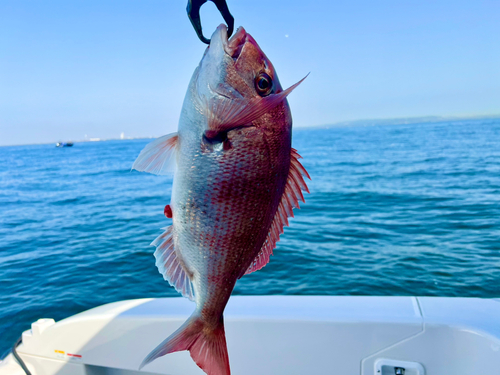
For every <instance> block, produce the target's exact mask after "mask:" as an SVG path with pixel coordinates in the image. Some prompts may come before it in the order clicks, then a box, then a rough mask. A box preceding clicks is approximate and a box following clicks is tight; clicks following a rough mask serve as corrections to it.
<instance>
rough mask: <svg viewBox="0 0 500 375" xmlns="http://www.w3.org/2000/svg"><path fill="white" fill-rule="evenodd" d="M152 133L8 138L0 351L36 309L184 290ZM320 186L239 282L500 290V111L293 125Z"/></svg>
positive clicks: (65, 312)
mask: <svg viewBox="0 0 500 375" xmlns="http://www.w3.org/2000/svg"><path fill="white" fill-rule="evenodd" d="M148 142H149V140H133V141H109V142H95V143H92V142H89V143H77V144H75V146H74V147H73V148H63V149H58V148H55V147H54V145H34V146H15V147H1V148H0V165H1V166H2V168H1V169H0V207H1V211H0V283H1V288H0V290H1V293H0V353H3V352H5V351H6V350H7V349H8V348H9V347H10V345H12V343H13V342H14V341H15V339H16V338H17V337H18V336H19V335H20V334H21V332H22V331H23V330H25V329H28V328H29V327H30V323H31V322H33V321H35V320H36V319H38V318H42V317H50V318H54V319H56V320H58V319H61V318H64V317H67V316H69V315H72V314H75V313H78V312H80V311H82V310H86V309H89V308H91V307H94V306H97V305H101V304H104V303H108V302H112V301H117V300H122V299H130V298H143V297H165V296H177V293H176V292H175V291H174V290H173V289H172V288H171V287H169V285H168V284H167V283H166V282H165V281H164V280H163V278H162V277H161V275H160V274H159V273H158V271H157V270H156V268H155V266H154V258H153V255H152V254H153V250H154V248H153V247H150V246H149V243H150V242H151V241H152V240H153V239H154V238H155V237H156V236H157V235H158V234H159V233H160V228H161V227H164V226H165V225H167V224H168V223H169V220H168V219H166V218H165V217H164V216H163V207H164V206H165V204H167V203H168V202H169V195H170V191H171V182H172V180H171V178H170V177H159V176H153V175H148V174H144V173H138V172H136V171H134V172H130V166H131V165H132V162H133V161H134V160H135V158H136V156H137V155H138V153H139V151H140V150H141V149H142V148H143V147H144V145H146V144H147V143H148ZM294 147H296V148H297V149H298V150H299V152H300V153H301V154H302V156H303V157H304V159H303V164H304V166H305V167H306V168H307V170H308V171H309V173H310V174H311V176H312V181H311V182H310V183H309V187H310V190H311V194H310V195H308V196H307V197H306V199H307V203H306V204H305V205H303V208H302V209H301V210H300V211H296V218H295V219H293V220H292V223H291V227H290V228H287V229H286V231H285V234H284V235H282V239H281V241H280V242H279V243H278V247H277V249H276V250H275V255H274V256H273V257H272V258H271V263H270V264H269V265H268V266H267V267H265V268H264V269H262V270H261V271H259V272H256V273H253V274H251V275H248V276H245V277H244V278H243V279H241V280H240V281H239V282H238V284H237V285H236V289H235V292H234V293H235V294H334V295H347V294H349V295H360V294H362V295H426V296H471V297H472V296H474V297H499V296H500V120H471V121H457V122H442V123H433V124H431V123H426V124H412V125H391V126H389V125H383V124H382V125H377V126H367V127H346V128H332V129H308V130H306V129H298V130H295V132H294Z"/></svg>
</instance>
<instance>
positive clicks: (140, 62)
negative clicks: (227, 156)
mask: <svg viewBox="0 0 500 375" xmlns="http://www.w3.org/2000/svg"><path fill="white" fill-rule="evenodd" d="M227 1H228V4H229V7H230V9H231V11H232V13H233V15H234V17H235V19H236V26H238V25H242V26H244V27H245V28H246V30H247V31H248V32H249V33H250V34H252V35H253V36H254V38H255V39H256V40H257V42H258V43H259V44H260V46H261V47H262V49H263V50H264V52H265V53H266V54H267V55H268V57H269V58H270V59H271V61H273V63H274V65H275V67H276V69H277V71H278V74H279V76H280V80H281V83H282V85H283V86H290V85H292V84H293V83H295V82H296V81H298V80H299V79H301V78H302V77H303V76H305V75H306V74H307V73H308V72H311V74H310V76H309V77H308V78H307V79H306V81H305V82H304V83H303V84H302V85H301V86H300V87H299V88H298V89H296V90H295V91H294V92H293V94H291V96H290V98H289V101H290V105H291V107H292V113H293V117H294V124H295V126H316V125H324V124H331V123H335V122H340V121H349V120H357V119H372V118H394V117H413V116H427V115H437V116H439V115H444V116H474V115H497V114H500V48H499V46H500V22H499V21H498V16H499V14H500V2H498V1H496V0H495V1H481V0H475V1H470V0H469V1H459V0H456V1H440V0H437V1H404V0H399V1H385V0H378V1H368V0H364V1H356V0H350V1H332V0H328V1H323V0H321V1H320V0H317V1H295V0H267V1H263V0H262V1H261V0H252V1H249V0H248V1H243V0H227ZM186 3H187V0H161V1H160V0H155V1H153V0H144V1H139V0H134V1H126V0H120V1H88V0H87V1H80V0H71V1H67V0H64V1H50V0H44V1H35V0H33V1H24V0H14V1H11V0H2V1H1V2H0V145H8V144H23V143H43V142H55V141H58V140H80V139H83V138H84V137H85V135H87V137H100V138H117V137H119V135H120V133H121V132H124V133H125V135H126V136H133V137H141V136H144V137H147V136H159V135H162V134H166V133H169V132H172V131H175V129H176V127H177V121H178V118H179V114H180V108H181V105H182V100H183V98H184V94H185V91H186V88H187V84H188V81H189V79H190V77H191V74H192V72H193V70H194V68H195V67H196V65H197V64H198V62H199V60H200V59H201V57H202V54H203V51H204V48H205V45H203V44H202V43H201V42H200V41H199V40H198V39H197V37H196V35H195V33H194V31H193V29H192V27H191V24H190V23H189V20H188V18H187V16H186V12H185V8H186ZM202 20H203V26H204V29H205V34H207V35H210V34H211V31H213V30H214V29H215V27H216V26H217V25H218V24H219V23H220V22H222V18H221V17H220V15H218V13H217V11H216V10H215V6H214V5H213V4H212V3H210V2H209V3H207V4H205V5H204V6H203V8H202Z"/></svg>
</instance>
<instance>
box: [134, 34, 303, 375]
mask: <svg viewBox="0 0 500 375" xmlns="http://www.w3.org/2000/svg"><path fill="white" fill-rule="evenodd" d="M300 82H301V81H300ZM300 82H299V83H300ZM299 83H297V84H295V85H294V86H292V87H290V88H289V89H287V90H283V89H282V88H281V85H280V83H279V80H278V78H277V75H276V72H275V71H274V68H273V66H272V64H271V62H270V61H269V60H268V59H267V57H266V56H265V55H264V53H263V52H262V51H261V49H260V48H259V46H258V45H257V43H256V42H255V40H254V39H253V38H252V37H251V36H250V35H249V34H247V33H246V31H245V30H244V29H243V28H240V29H238V31H237V32H236V33H235V35H234V36H233V37H232V38H231V40H227V31H226V29H225V26H224V25H221V26H219V28H218V29H217V31H216V32H215V33H214V35H213V36H212V39H211V43H210V46H209V48H208V49H207V51H206V53H205V55H204V57H203V59H202V61H201V63H200V65H199V66H198V68H197V69H196V70H195V72H194V74H193V77H192V79H191V82H190V84H189V87H188V90H187V94H186V98H185V100H184V104H183V108H182V111H181V118H180V120H179V129H178V132H177V133H176V134H171V135H167V136H164V137H160V138H159V139H157V140H155V141H153V142H152V143H151V144H149V145H148V146H146V148H145V149H144V150H143V151H142V152H141V154H140V155H139V157H138V158H137V160H136V162H135V163H134V166H133V168H135V169H137V170H139V171H146V172H151V173H156V174H165V173H167V172H168V170H169V167H170V166H171V165H172V164H176V169H175V173H174V183H173V188H172V197H171V202H170V204H169V205H168V208H167V207H166V208H165V210H164V212H165V213H166V214H167V216H168V217H172V221H173V222H172V225H171V226H170V227H167V228H166V229H165V232H164V233H163V234H162V235H160V236H159V237H158V238H157V239H156V240H154V241H153V243H152V244H153V245H154V246H156V248H157V250H156V252H155V257H156V265H157V267H158V270H159V271H160V273H161V274H162V275H163V277H164V278H165V279H166V280H167V281H168V282H169V283H170V284H171V285H172V286H174V287H175V288H176V290H177V291H179V292H180V293H181V294H183V295H184V296H186V297H188V298H190V299H191V300H194V302H195V303H196V309H195V311H194V312H193V314H192V315H191V317H190V318H189V319H188V320H187V321H186V322H185V323H184V324H183V325H182V326H181V327H180V328H179V329H178V330H177V331H176V332H174V333H173V334H172V335H171V336H170V337H168V338H167V339H166V340H165V341H163V342H162V343H161V344H160V345H158V346H157V347H156V348H155V349H154V350H153V351H152V352H151V353H150V354H149V355H148V356H147V357H146V359H145V360H144V362H143V364H142V365H141V367H142V366H145V365H146V364H148V363H150V362H151V361H153V360H154V359H156V358H158V357H160V356H163V355H165V354H168V353H172V352H176V351H181V350H189V352H190V354H191V357H192V358H193V359H194V361H195V362H196V364H197V365H198V366H199V367H201V368H202V369H203V370H204V371H205V372H206V373H207V374H209V375H229V374H230V367H229V358H228V353H227V346H226V338H225V333H224V323H223V312H224V308H225V307H226V304H227V302H228V300H229V297H230V295H231V292H232V290H233V288H234V285H235V283H236V281H237V280H238V279H239V278H240V277H242V276H243V275H245V274H247V273H251V272H254V271H257V270H259V269H261V268H262V267H264V266H265V265H266V264H267V262H269V258H270V256H271V255H272V250H273V249H274V247H275V246H276V242H277V241H278V240H279V236H280V234H281V233H283V227H284V226H285V225H288V219H287V218H288V217H289V216H293V213H292V209H293V208H298V206H299V204H298V202H299V200H302V201H303V195H302V193H301V190H304V191H307V186H306V184H305V182H304V179H303V177H304V176H305V177H309V176H308V175H307V172H306V171H305V169H304V168H303V167H302V165H301V164H300V163H299V161H298V159H299V158H300V156H299V155H298V154H297V152H296V151H295V150H293V149H292V148H291V134H292V132H291V126H292V119H291V114H290V109H289V106H288V102H287V100H286V96H287V95H288V94H289V93H290V92H291V91H292V90H293V89H294V88H295V87H296V86H297V85H298V84H299ZM172 160H173V162H172Z"/></svg>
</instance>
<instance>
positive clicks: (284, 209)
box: [245, 148, 311, 275]
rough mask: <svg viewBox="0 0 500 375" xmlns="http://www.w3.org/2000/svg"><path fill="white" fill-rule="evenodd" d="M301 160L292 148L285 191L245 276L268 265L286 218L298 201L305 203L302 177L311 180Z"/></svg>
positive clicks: (307, 190)
mask: <svg viewBox="0 0 500 375" xmlns="http://www.w3.org/2000/svg"><path fill="white" fill-rule="evenodd" d="M301 158H302V157H301V156H300V155H299V154H298V153H297V150H295V149H293V148H292V152H291V155H290V170H289V172H288V178H287V181H286V185H285V191H284V192H283V195H282V197H281V201H280V203H279V205H278V209H277V210H276V214H275V215H274V219H273V221H272V223H271V227H270V229H269V233H268V234H267V237H266V241H265V242H264V245H262V248H261V250H260V251H259V253H258V254H257V256H256V257H255V259H254V261H253V262H252V264H251V265H250V267H248V269H247V270H246V272H245V275H248V274H249V273H252V272H255V271H258V270H260V269H261V268H262V267H264V266H265V265H266V264H267V263H269V258H270V257H271V255H272V254H273V249H274V248H275V247H276V243H277V242H278V241H279V240H280V234H281V233H283V227H284V226H288V218H289V217H293V209H294V208H300V207H299V200H300V201H302V202H305V200H304V195H303V194H302V191H305V192H307V193H309V189H308V188H307V185H306V183H305V181H304V177H307V178H309V179H311V177H310V176H309V174H308V173H307V171H306V170H305V168H304V167H303V166H302V164H300V162H299V159H301Z"/></svg>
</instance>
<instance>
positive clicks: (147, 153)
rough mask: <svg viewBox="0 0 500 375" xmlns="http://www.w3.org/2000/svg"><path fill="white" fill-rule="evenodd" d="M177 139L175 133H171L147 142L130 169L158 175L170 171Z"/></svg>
mask: <svg viewBox="0 0 500 375" xmlns="http://www.w3.org/2000/svg"><path fill="white" fill-rule="evenodd" d="M178 140H179V136H178V135H177V133H171V134H167V135H164V136H163V137H160V138H157V139H155V140H154V141H153V142H151V143H149V144H147V145H146V147H144V148H143V150H142V151H141V153H140V154H139V156H138V157H137V159H136V160H135V162H134V165H132V169H135V170H138V171H139V172H148V173H152V174H158V175H165V174H168V173H169V172H172V171H173V169H174V164H175V152H174V151H175V150H176V146H177V142H178Z"/></svg>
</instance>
